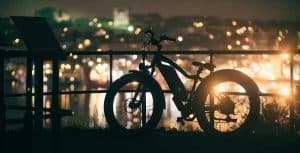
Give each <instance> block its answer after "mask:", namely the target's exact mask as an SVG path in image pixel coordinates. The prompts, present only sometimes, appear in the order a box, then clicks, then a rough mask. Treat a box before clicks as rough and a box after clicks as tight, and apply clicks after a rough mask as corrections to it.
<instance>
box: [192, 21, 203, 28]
mask: <svg viewBox="0 0 300 153" xmlns="http://www.w3.org/2000/svg"><path fill="white" fill-rule="evenodd" d="M193 26H194V27H196V28H202V27H203V26H204V23H203V22H201V21H199V22H193Z"/></svg>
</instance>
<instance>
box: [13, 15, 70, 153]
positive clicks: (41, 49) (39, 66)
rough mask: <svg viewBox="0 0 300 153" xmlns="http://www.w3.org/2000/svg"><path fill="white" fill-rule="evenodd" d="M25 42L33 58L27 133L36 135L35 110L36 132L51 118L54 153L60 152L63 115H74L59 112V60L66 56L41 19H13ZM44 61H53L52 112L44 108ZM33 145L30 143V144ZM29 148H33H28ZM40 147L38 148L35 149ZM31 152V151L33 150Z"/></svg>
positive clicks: (68, 112)
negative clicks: (33, 70)
mask: <svg viewBox="0 0 300 153" xmlns="http://www.w3.org/2000/svg"><path fill="white" fill-rule="evenodd" d="M12 20H13V21H14V23H15V25H16V27H17V29H18V31H19V33H20V35H21V38H22V39H23V40H24V42H25V45H26V46H27V48H28V52H29V54H28V55H29V56H28V58H27V64H28V65H27V69H28V70H29V71H28V70H27V84H26V86H27V90H26V92H27V98H26V101H27V103H26V114H25V121H26V122H25V130H27V134H28V137H31V136H30V134H31V132H32V130H31V129H32V117H31V116H32V110H34V116H33V119H34V125H35V130H41V129H42V128H43V119H44V118H51V123H52V131H53V132H52V133H53V135H52V137H53V139H52V140H53V141H52V145H53V147H52V148H53V152H59V148H60V147H59V144H60V142H59V140H60V138H59V130H60V126H61V125H60V118H61V116H63V115H69V114H71V113H70V111H67V110H64V111H62V110H61V109H60V108H59V75H58V74H59V67H58V66H59V60H61V59H65V58H66V56H65V53H64V52H63V50H62V49H61V48H60V45H59V43H58V41H57V40H56V38H55V36H54V34H53V33H52V31H51V28H50V27H49V25H48V23H47V21H46V20H45V19H44V18H41V17H20V16H14V17H12ZM44 60H52V67H53V81H52V83H53V84H52V87H53V88H52V92H53V93H52V103H51V109H50V110H49V109H44V108H43V62H44ZM32 63H34V64H35V78H34V79H35V82H34V85H35V89H36V91H35V103H34V108H31V106H32V98H31V94H32V91H31V90H32V81H31V78H32V73H31V70H32ZM44 111H48V112H51V115H48V116H45V115H44V114H43V112H44ZM40 140H41V137H40V136H37V137H34V141H35V142H39V141H40ZM28 143H30V142H28ZM28 146H31V144H30V145H28ZM35 148H37V147H34V148H33V149H35ZM29 150H31V149H29Z"/></svg>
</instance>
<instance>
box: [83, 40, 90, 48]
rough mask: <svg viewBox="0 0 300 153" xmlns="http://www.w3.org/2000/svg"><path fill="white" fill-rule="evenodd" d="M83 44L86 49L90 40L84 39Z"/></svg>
mask: <svg viewBox="0 0 300 153" xmlns="http://www.w3.org/2000/svg"><path fill="white" fill-rule="evenodd" d="M83 44H84V46H85V47H88V46H90V45H91V40H90V39H84V41H83Z"/></svg>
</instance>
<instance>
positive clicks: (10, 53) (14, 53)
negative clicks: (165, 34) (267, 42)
mask: <svg viewBox="0 0 300 153" xmlns="http://www.w3.org/2000/svg"><path fill="white" fill-rule="evenodd" d="M65 53H66V54H71V53H72V54H75V55H142V54H148V55H153V54H155V53H156V52H155V51H100V52H99V51H93V50H86V51H66V52H65ZM282 53H293V54H300V50H296V51H294V52H283V51H280V50H230V51H228V50H197V51H190V50H181V51H174V50H173V51H167V50H166V51H161V54H164V55H173V54H183V55H187V54H194V55H197V54H199V55H201V54H202V55H205V54H212V55H214V54H219V55H221V54H223V55H238V54H244V55H262V54H282ZM0 54H1V55H3V56H4V57H27V56H30V53H29V52H27V51H26V50H0Z"/></svg>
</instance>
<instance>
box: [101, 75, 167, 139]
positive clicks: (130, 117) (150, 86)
mask: <svg viewBox="0 0 300 153" xmlns="http://www.w3.org/2000/svg"><path fill="white" fill-rule="evenodd" d="M149 78H150V77H145V76H143V75H139V73H131V74H128V75H125V76H123V77H121V78H120V79H118V80H117V81H115V82H114V83H113V84H112V85H111V88H110V89H109V91H108V93H107V95H106V97H105V102H104V112H105V117H106V120H107V122H108V124H109V127H110V128H111V129H112V130H115V131H117V132H121V133H125V134H135V133H141V132H144V131H146V130H150V129H153V128H155V127H156V125H157V124H158V122H159V120H160V117H161V115H162V111H163V107H162V101H161V98H162V97H163V96H162V93H161V92H159V91H160V88H158V87H157V83H156V82H155V81H154V79H152V78H151V79H149Z"/></svg>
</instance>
